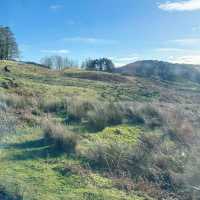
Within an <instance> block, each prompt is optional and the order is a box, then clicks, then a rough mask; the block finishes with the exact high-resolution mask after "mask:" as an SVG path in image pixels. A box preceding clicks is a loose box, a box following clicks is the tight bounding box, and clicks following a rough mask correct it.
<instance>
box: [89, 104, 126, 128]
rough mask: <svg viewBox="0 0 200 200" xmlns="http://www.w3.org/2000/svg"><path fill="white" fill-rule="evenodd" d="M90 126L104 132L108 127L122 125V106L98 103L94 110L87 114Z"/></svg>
mask: <svg viewBox="0 0 200 200" xmlns="http://www.w3.org/2000/svg"><path fill="white" fill-rule="evenodd" d="M87 120H88V125H89V127H91V128H92V129H94V130H97V131H98V130H102V129H104V128H105V127H107V126H112V125H118V124H121V123H122V120H123V114H122V110H121V107H120V104H117V103H112V102H110V103H102V104H100V103H98V104H96V105H94V108H93V110H91V111H89V112H88V114H87Z"/></svg>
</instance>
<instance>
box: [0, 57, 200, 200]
mask: <svg viewBox="0 0 200 200" xmlns="http://www.w3.org/2000/svg"><path fill="white" fill-rule="evenodd" d="M5 65H8V66H9V69H10V70H11V72H10V73H6V72H4V69H3V68H4V66H5ZM199 90H200V87H199V85H197V84H193V83H168V82H158V81H153V80H147V79H143V78H138V77H127V76H121V75H113V74H109V73H98V72H87V71H82V70H78V69H65V70H63V71H50V70H48V69H43V68H40V67H37V66H32V65H26V64H20V63H16V62H12V61H7V62H1V63H0V102H5V103H6V104H7V107H8V108H7V113H8V115H10V116H12V117H14V118H15V120H16V133H10V134H9V135H4V136H2V138H1V140H0V186H1V187H2V188H3V189H4V190H5V191H6V192H5V193H6V195H7V197H8V198H9V195H10V196H11V197H12V196H13V197H12V198H13V199H17V196H16V194H19V196H23V199H25V200H46V199H48V200H65V199H66V200H70V199H72V200H75V199H79V200H80V199H83V200H84V199H85V200H104V199H105V200H107V199H113V200H117V199H119V200H129V199H130V200H146V199H156V198H153V197H152V198H150V196H152V195H149V192H148V190H147V189H144V190H143V191H140V189H138V188H137V187H136V186H134V183H132V182H131V181H130V185H131V186H130V189H128V190H127V189H124V188H123V187H122V186H121V185H122V183H121V184H119V182H122V180H121V181H120V179H119V180H118V178H119V177H112V176H111V175H110V176H108V174H107V173H105V172H104V170H102V169H99V168H97V167H93V166H92V165H91V166H90V163H89V162H88V160H87V158H85V157H84V156H82V155H83V154H85V152H88V151H89V152H92V151H93V148H94V147H95V145H96V144H99V143H101V145H102V144H103V145H105V146H106V145H107V146H112V145H113V144H117V145H120V146H123V145H126V146H127V148H129V146H130V147H131V148H134V146H135V145H137V143H138V142H139V140H140V136H141V135H142V134H144V133H149V132H153V133H158V134H157V135H159V134H160V131H161V129H160V128H159V127H158V128H157V127H156V128H155V129H151V128H149V127H146V126H144V125H141V124H129V123H127V121H123V120H122V121H121V122H120V123H119V124H114V123H113V124H111V125H110V126H107V124H106V125H105V127H104V126H103V128H102V129H101V130H98V131H96V130H91V129H90V128H88V126H87V125H86V121H85V113H84V111H83V113H81V114H80V110H78V111H77V110H76V112H78V113H79V115H81V117H82V115H83V117H82V118H81V120H80V121H76V122H73V123H69V124H66V123H65V121H66V112H65V111H64V109H66V105H65V104H64V105H63V101H64V100H65V99H66V98H70V99H72V102H73V98H74V99H75V100H77V99H81V101H83V102H85V101H87V102H88V101H89V102H90V101H91V102H102V104H103V103H106V102H116V103H118V102H120V103H123V104H128V103H133V104H134V105H136V103H137V105H139V106H138V107H140V105H141V104H149V103H152V104H156V103H157V104H159V106H161V107H162V106H163V105H164V107H167V108H170V105H172V104H173V105H177V106H178V105H183V107H184V109H185V110H186V111H187V109H188V110H189V111H191V110H192V109H191V108H189V106H191V104H192V105H193V107H192V108H194V106H195V105H197V104H198V103H199V101H200V100H199V99H200V98H199V95H200V93H199ZM75 100H74V102H75ZM84 105H85V104H84ZM175 107H176V106H175ZM58 108H59V110H57V109H58ZM177 108H178V107H177ZM45 109H46V110H48V111H46V110H45ZM52 110H53V111H52ZM192 112H193V113H195V112H198V109H194V110H193V111H192ZM186 114H187V112H186ZM114 115H115V114H114ZM90 116H92V114H91V113H90ZM196 116H198V114H195V116H194V119H193V120H194V121H195V120H197V119H196ZM46 118H48V119H49V120H51V121H52V122H53V124H54V125H56V124H57V123H59V124H62V126H64V129H66V131H68V130H69V131H73V132H75V133H76V134H77V135H78V137H79V141H78V144H77V147H76V151H77V152H80V153H79V154H76V153H74V152H73V153H67V152H62V151H59V150H58V149H55V147H54V145H53V144H52V143H49V142H47V141H46V140H45V138H44V134H43V128H42V125H41V124H42V123H41V122H43V120H44V119H46ZM145 120H148V119H146V118H145ZM43 123H44V122H43ZM151 123H152V122H151ZM153 123H154V124H155V122H153ZM156 123H157V122H156ZM156 137H160V136H156ZM163 144H165V145H166V144H167V145H168V147H169V146H170V145H171V146H172V148H173V145H175V144H174V143H172V142H170V141H168V143H167V142H166V143H163ZM127 182H128V181H127ZM119 185H120V186H119ZM128 186H129V185H128ZM1 187H0V189H1ZM126 187H127V183H126ZM14 196H15V197H14ZM12 198H11V199H12ZM19 199H20V197H19Z"/></svg>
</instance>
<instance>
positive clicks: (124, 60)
mask: <svg viewBox="0 0 200 200" xmlns="http://www.w3.org/2000/svg"><path fill="white" fill-rule="evenodd" d="M110 59H111V60H112V61H113V62H114V63H115V66H116V67H121V66H124V65H126V64H129V63H132V62H135V61H137V60H139V59H140V56H139V55H135V54H134V55H128V56H125V57H110Z"/></svg>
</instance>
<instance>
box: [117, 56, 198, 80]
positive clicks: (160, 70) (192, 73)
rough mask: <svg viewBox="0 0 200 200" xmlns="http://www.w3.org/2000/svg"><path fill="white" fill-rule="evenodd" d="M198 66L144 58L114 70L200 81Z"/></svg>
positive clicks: (165, 78) (149, 76)
mask: <svg viewBox="0 0 200 200" xmlns="http://www.w3.org/2000/svg"><path fill="white" fill-rule="evenodd" d="M199 68H200V67H199V66H197V65H186V64H172V63H168V62H162V61H154V60H145V61H138V62H135V63H131V64H128V65H126V66H123V67H121V68H118V69H117V70H116V71H117V72H120V73H124V74H128V75H139V76H142V77H146V78H157V79H161V80H166V81H193V82H197V83H200V71H199V70H198V69H199Z"/></svg>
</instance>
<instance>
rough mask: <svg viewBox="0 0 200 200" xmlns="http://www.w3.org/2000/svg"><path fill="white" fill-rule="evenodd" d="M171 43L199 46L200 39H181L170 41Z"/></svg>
mask: <svg viewBox="0 0 200 200" xmlns="http://www.w3.org/2000/svg"><path fill="white" fill-rule="evenodd" d="M170 42H171V43H176V44H178V45H184V46H186V45H190V46H191V45H200V38H181V39H175V40H171V41H170Z"/></svg>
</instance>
